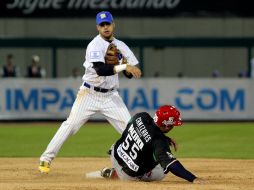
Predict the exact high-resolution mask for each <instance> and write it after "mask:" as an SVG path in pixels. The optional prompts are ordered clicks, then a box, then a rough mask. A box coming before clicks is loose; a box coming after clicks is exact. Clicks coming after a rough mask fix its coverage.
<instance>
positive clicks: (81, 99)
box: [40, 86, 131, 163]
mask: <svg viewBox="0 0 254 190" xmlns="http://www.w3.org/2000/svg"><path fill="white" fill-rule="evenodd" d="M95 113H101V114H102V115H104V117H105V118H106V119H107V120H108V121H109V123H110V124H111V125H113V127H114V128H115V129H116V130H117V131H118V132H119V133H120V134H122V132H123V130H124V129H125V127H126V125H127V123H128V121H129V119H130V118H131V116H130V113H129V111H128V109H127V107H126V105H125V104H124V102H123V100H122V98H121V97H120V95H119V94H118V92H117V91H111V92H107V93H101V92H96V91H94V90H92V89H88V88H86V87H83V86H81V87H80V90H79V92H78V94H77V98H76V100H75V102H74V104H73V106H72V109H71V113H70V115H69V117H68V118H67V120H66V121H64V122H63V123H62V125H61V126H60V128H59V129H58V131H57V132H56V134H55V136H54V137H53V138H52V140H51V141H50V143H49V144H48V146H47V148H46V150H45V152H44V153H43V154H42V155H41V157H40V160H41V161H46V162H49V163H51V161H52V160H53V159H54V158H55V157H56V155H57V153H58V151H59V150H60V148H61V147H62V145H63V143H64V142H65V141H66V140H67V139H68V137H69V136H71V135H74V134H75V133H76V132H77V131H78V130H79V129H80V127H81V126H82V125H83V124H84V123H86V122H87V120H88V119H89V118H90V117H91V116H92V115H94V114H95Z"/></svg>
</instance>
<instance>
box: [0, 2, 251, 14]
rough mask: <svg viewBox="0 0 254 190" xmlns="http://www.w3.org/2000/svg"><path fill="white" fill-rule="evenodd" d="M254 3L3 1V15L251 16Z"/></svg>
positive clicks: (1, 3) (0, 12) (0, 3)
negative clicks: (98, 13) (108, 13)
mask: <svg viewBox="0 0 254 190" xmlns="http://www.w3.org/2000/svg"><path fill="white" fill-rule="evenodd" d="M253 5H254V2H252V1H240V0H205V1H204V0H1V1H0V17H5V18H7V17H9V18H14V17H15V18H47V17H48V18H50V17H56V18H66V17H77V18H82V17H83V18H86V17H95V15H96V13H97V12H99V11H101V10H108V11H111V12H112V13H113V15H115V16H122V17H126V16H127V17H128V16H130V17H165V16H170V17H172V16H191V17H193V16H198V17H207V16H210V17H211V16H243V17H245V16H246V17H250V16H254V12H253V11H252V7H253Z"/></svg>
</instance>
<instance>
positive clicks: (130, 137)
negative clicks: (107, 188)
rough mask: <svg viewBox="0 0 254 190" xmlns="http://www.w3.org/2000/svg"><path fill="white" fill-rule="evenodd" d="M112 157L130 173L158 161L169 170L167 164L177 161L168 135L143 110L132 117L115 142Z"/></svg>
mask: <svg viewBox="0 0 254 190" xmlns="http://www.w3.org/2000/svg"><path fill="white" fill-rule="evenodd" d="M114 157H115V158H116V160H117V161H118V163H119V164H120V165H121V166H122V167H123V171H124V172H125V173H127V174H128V175H130V176H132V177H136V176H142V175H144V174H145V173H147V172H149V171H151V170H152V169H153V168H154V167H155V166H156V165H157V164H158V163H159V164H160V165H161V166H162V168H163V169H164V173H168V171H169V169H168V166H169V165H170V164H171V163H173V162H174V161H176V159H175V158H174V156H173V155H172V154H171V151H170V148H169V143H168V138H167V137H166V136H165V135H164V134H163V133H162V132H161V131H160V129H159V128H158V127H157V126H156V125H155V123H154V121H153V118H152V117H151V116H150V115H149V114H148V113H146V112H142V113H138V114H136V115H135V116H133V117H132V119H131V121H130V122H129V123H128V125H127V127H126V129H125V130H124V132H123V134H122V137H121V138H120V139H119V140H118V141H117V142H116V143H115V146H114Z"/></svg>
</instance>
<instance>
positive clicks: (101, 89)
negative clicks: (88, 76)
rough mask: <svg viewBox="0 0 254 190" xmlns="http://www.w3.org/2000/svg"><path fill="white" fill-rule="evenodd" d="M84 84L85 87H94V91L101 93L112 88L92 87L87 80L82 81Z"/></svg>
mask: <svg viewBox="0 0 254 190" xmlns="http://www.w3.org/2000/svg"><path fill="white" fill-rule="evenodd" d="M84 86H85V87H87V88H92V89H94V91H96V92H102V93H106V92H110V91H113V90H114V88H111V89H106V88H100V87H96V86H94V87H92V86H91V85H90V84H88V83H87V82H84Z"/></svg>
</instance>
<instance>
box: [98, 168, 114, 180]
mask: <svg viewBox="0 0 254 190" xmlns="http://www.w3.org/2000/svg"><path fill="white" fill-rule="evenodd" d="M115 176H116V171H115V169H114V168H103V169H102V170H101V177H104V178H106V179H113V178H115Z"/></svg>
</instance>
